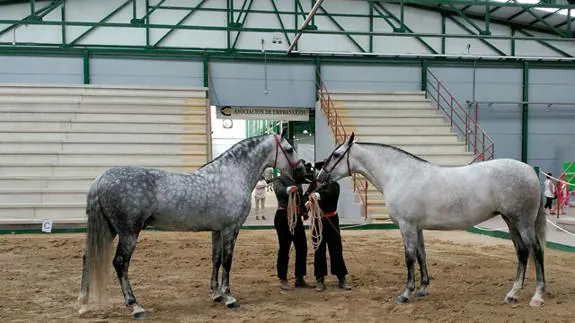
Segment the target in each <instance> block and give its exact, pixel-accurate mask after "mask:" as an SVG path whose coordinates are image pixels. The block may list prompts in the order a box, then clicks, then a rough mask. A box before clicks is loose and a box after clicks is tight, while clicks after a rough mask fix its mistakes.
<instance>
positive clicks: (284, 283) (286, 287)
mask: <svg viewBox="0 0 575 323" xmlns="http://www.w3.org/2000/svg"><path fill="white" fill-rule="evenodd" d="M280 288H281V289H283V290H292V288H291V286H290V285H289V283H288V281H287V280H286V279H282V280H280Z"/></svg>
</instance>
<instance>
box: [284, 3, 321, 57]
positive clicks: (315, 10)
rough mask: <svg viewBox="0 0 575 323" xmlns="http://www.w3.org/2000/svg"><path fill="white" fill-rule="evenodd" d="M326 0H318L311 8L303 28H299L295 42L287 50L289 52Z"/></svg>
mask: <svg viewBox="0 0 575 323" xmlns="http://www.w3.org/2000/svg"><path fill="white" fill-rule="evenodd" d="M323 1H324V0H317V2H316V3H315V5H314V6H313V7H312V8H311V10H310V12H309V14H308V15H307V17H306V18H305V21H304V22H303V24H302V26H301V28H300V29H299V31H298V32H297V34H296V35H295V38H294V40H293V43H292V44H291V45H290V47H289V48H288V50H287V54H288V55H289V54H291V51H292V50H293V48H294V47H295V45H296V44H297V42H298V41H299V39H300V37H301V35H302V33H303V31H304V30H305V28H306V27H307V26H308V25H309V22H310V21H311V19H312V18H313V16H315V13H316V12H317V10H318V9H319V7H320V6H321V4H322V3H323Z"/></svg>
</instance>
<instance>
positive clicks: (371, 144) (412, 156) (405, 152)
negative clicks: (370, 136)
mask: <svg viewBox="0 0 575 323" xmlns="http://www.w3.org/2000/svg"><path fill="white" fill-rule="evenodd" d="M356 143H357V144H360V145H367V146H379V147H383V148H391V149H393V150H395V151H398V152H400V153H402V154H404V155H407V156H409V157H411V158H413V159H415V160H418V161H420V162H424V163H429V161H427V160H425V159H423V158H421V157H418V156H415V155H414V154H412V153H410V152H407V151H405V150H403V149H401V148H398V147H395V146H392V145H386V144H380V143H376V142H356Z"/></svg>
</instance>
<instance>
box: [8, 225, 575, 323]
mask: <svg viewBox="0 0 575 323" xmlns="http://www.w3.org/2000/svg"><path fill="white" fill-rule="evenodd" d="M343 234H344V238H345V239H346V240H347V242H348V245H346V246H344V256H345V258H346V261H347V263H348V267H349V271H350V283H351V284H352V286H353V287H354V289H353V290H352V291H347V292H346V291H342V290H339V289H337V288H335V279H334V278H333V277H329V280H328V290H327V291H326V292H324V293H322V294H319V293H316V292H314V291H313V290H294V291H290V292H283V291H280V289H279V285H278V282H277V280H276V278H275V259H276V258H275V257H276V245H277V242H276V237H275V232H274V231H268V230H266V231H242V232H241V233H240V238H239V241H238V244H237V249H236V256H235V258H234V266H233V271H232V280H231V283H232V292H233V293H234V295H235V296H236V298H237V299H238V300H239V302H240V303H241V305H242V306H241V308H240V309H238V310H229V309H226V308H225V307H224V306H223V305H220V304H213V303H212V302H211V300H210V296H209V288H208V286H209V278H210V273H211V258H210V257H211V256H210V254H211V251H210V250H211V247H210V241H211V239H210V237H209V234H208V233H170V232H144V233H142V235H141V237H140V242H139V245H138V248H137V249H136V253H135V256H134V258H133V261H132V266H131V268H130V269H131V271H130V277H131V279H132V285H133V288H134V292H135V294H136V297H137V298H138V300H139V301H140V302H141V303H142V304H143V305H144V307H145V308H146V309H147V311H148V316H147V321H148V322H217V321H220V322H382V321H392V322H480V321H481V322H573V321H575V310H574V309H575V280H574V277H575V267H574V265H575V254H569V253H564V252H560V251H555V250H550V249H547V253H546V265H547V268H546V269H547V279H548V294H547V295H546V297H545V300H546V303H545V305H544V306H543V307H542V308H538V309H533V308H530V307H529V305H528V302H529V299H530V297H531V296H532V294H533V291H534V279H533V276H534V271H533V268H532V266H531V262H530V266H529V269H528V273H527V279H526V287H525V289H524V290H523V291H522V292H521V293H520V295H519V297H520V302H519V304H517V305H514V306H512V305H508V304H505V303H504V302H503V298H504V296H505V293H506V292H507V291H508V290H509V288H510V287H511V285H512V282H513V277H514V276H515V270H516V258H515V253H514V250H513V246H512V244H511V241H508V240H502V239H495V238H490V237H486V236H480V235H473V234H469V233H465V232H426V233H425V235H426V238H427V240H426V243H427V255H428V266H429V271H430V275H431V277H432V282H431V286H430V289H429V292H430V294H429V295H428V296H427V297H426V298H424V299H419V300H416V301H414V302H413V303H412V304H409V305H402V306H399V305H396V304H395V303H394V298H395V296H396V295H398V294H399V293H400V292H401V291H402V290H403V287H404V284H405V275H406V272H405V265H404V256H403V248H402V245H401V240H400V239H399V234H398V232H397V231H373V230H371V231H370V230H368V231H344V233H343ZM83 239H84V235H83V234H55V235H51V236H47V235H40V234H37V235H12V236H9V235H4V236H0V264H1V265H0V288H1V290H2V294H3V295H2V297H1V298H0V322H3V323H4V322H125V321H132V320H131V315H130V311H129V310H128V309H127V308H125V307H124V306H123V298H122V296H121V291H120V287H119V285H118V284H117V280H116V279H115V278H114V279H112V278H110V284H109V289H108V294H109V295H110V298H109V303H107V304H105V306H104V308H103V309H99V310H97V311H94V312H90V313H89V314H87V315H86V314H85V315H84V316H83V317H79V316H78V314H77V305H76V297H77V294H78V289H79V278H80V264H81V253H82V246H83ZM351 250H353V254H352V252H351ZM292 255H293V250H292ZM310 255H311V251H310ZM354 255H355V257H354ZM311 259H312V258H311V256H310V257H309V265H308V273H312V272H313V265H312V260H311ZM292 261H293V257H292ZM291 269H293V263H292V265H291V267H290V272H291ZM114 277H115V276H114ZM308 277H309V276H308ZM417 277H419V271H418V274H417ZM309 278H310V279H309V280H310V281H311V277H309Z"/></svg>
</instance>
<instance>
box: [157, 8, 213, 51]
mask: <svg viewBox="0 0 575 323" xmlns="http://www.w3.org/2000/svg"><path fill="white" fill-rule="evenodd" d="M206 1H207V0H202V1H200V3H198V4H197V5H196V7H195V8H194V9H192V10H190V12H188V13H187V14H186V15H185V16H184V17H183V18H182V19H180V21H178V22H177V23H176V25H175V26H176V27H177V26H181V25H182V24H183V23H184V22H185V21H186V20H188V18H190V17H191V16H192V15H193V14H194V12H196V9H198V8H201V7H202V6H203V5H204V3H206ZM174 30H175V29H171V30H168V32H167V33H165V34H164V36H162V38H160V39H158V41H157V42H156V43H155V44H154V45H153V47H158V46H159V45H160V44H161V43H162V42H163V41H164V40H166V39H167V38H168V36H169V35H170V34H171V33H172V32H174Z"/></svg>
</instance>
